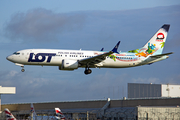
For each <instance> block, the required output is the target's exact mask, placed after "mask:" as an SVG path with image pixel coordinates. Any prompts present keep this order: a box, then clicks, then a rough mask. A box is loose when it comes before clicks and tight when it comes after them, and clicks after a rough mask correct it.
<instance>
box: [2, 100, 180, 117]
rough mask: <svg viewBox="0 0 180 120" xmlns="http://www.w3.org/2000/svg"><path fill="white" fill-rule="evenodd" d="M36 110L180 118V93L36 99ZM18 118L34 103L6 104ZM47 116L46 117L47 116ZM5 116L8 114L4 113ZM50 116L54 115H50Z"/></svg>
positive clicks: (45, 113) (77, 114)
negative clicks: (56, 100)
mask: <svg viewBox="0 0 180 120" xmlns="http://www.w3.org/2000/svg"><path fill="white" fill-rule="evenodd" d="M33 105H34V108H35V111H36V114H37V115H39V116H41V117H42V118H41V120H46V119H47V116H55V110H54V108H55V107H59V108H60V109H61V111H62V112H63V113H64V115H65V116H66V118H67V119H71V120H72V119H73V120H97V119H101V120H125V119H126V120H127V119H128V120H142V119H143V120H144V119H146V120H147V119H152V120H159V119H160V120H165V119H173V120H180V107H179V105H180V97H177V98H152V99H121V100H110V99H109V98H108V99H107V100H92V101H69V102H49V103H34V104H33ZM5 108H9V110H10V111H11V112H12V114H13V115H14V116H15V117H16V118H17V119H27V117H28V116H30V103H24V104H5V105H2V109H5ZM44 116H46V118H45V117H44ZM1 118H2V119H3V118H5V116H4V114H2V115H1ZM48 119H49V120H50V119H51V118H48Z"/></svg>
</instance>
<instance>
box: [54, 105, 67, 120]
mask: <svg viewBox="0 0 180 120" xmlns="http://www.w3.org/2000/svg"><path fill="white" fill-rule="evenodd" d="M55 111H56V116H55V117H56V119H57V120H60V119H61V120H65V119H66V117H65V116H64V114H63V113H62V112H61V110H60V109H59V108H55Z"/></svg>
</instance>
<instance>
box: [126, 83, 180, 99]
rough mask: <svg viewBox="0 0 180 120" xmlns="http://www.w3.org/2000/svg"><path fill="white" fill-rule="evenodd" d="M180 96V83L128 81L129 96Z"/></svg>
mask: <svg viewBox="0 0 180 120" xmlns="http://www.w3.org/2000/svg"><path fill="white" fill-rule="evenodd" d="M147 97H180V85H171V84H152V83H150V84H140V83H128V98H147Z"/></svg>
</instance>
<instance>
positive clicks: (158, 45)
mask: <svg viewBox="0 0 180 120" xmlns="http://www.w3.org/2000/svg"><path fill="white" fill-rule="evenodd" d="M169 27H170V25H168V24H164V25H163V26H162V27H161V28H160V29H159V30H158V31H157V32H156V34H155V35H154V36H153V37H152V38H151V39H150V40H149V41H148V42H147V43H146V45H145V46H144V47H143V48H148V49H147V51H146V52H147V53H148V54H153V55H157V54H162V51H163V48H164V45H165V42H166V38H167V34H168V31H169Z"/></svg>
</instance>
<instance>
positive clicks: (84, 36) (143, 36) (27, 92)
mask: <svg viewBox="0 0 180 120" xmlns="http://www.w3.org/2000/svg"><path fill="white" fill-rule="evenodd" d="M0 16H1V19H0V53H1V57H0V61H1V63H0V85H1V86H3V87H16V90H17V91H16V94H15V95H2V97H1V98H2V104H6V103H27V102H29V103H30V102H52V101H73V100H96V99H106V98H108V97H110V98H111V99H122V97H127V83H154V84H160V83H162V84H167V83H170V84H180V62H179V61H180V51H179V48H180V30H179V27H180V22H179V21H180V1H179V0H172V1H169V0H158V1H157V0H151V1H148V2H147V1H144V0H136V1H134V0H126V1H124V0H113V1H110V0H98V1H97V0H90V1H84V0H76V1H75V0H64V1H63V0H53V1H50V0H38V1H35V0H31V1H24V0H16V1H14V0H9V1H1V2H0ZM163 24H170V25H171V26H170V30H169V34H168V37H167V41H166V44H165V48H164V51H163V53H167V52H174V54H172V55H170V57H169V58H168V59H167V60H164V61H161V62H157V63H154V64H152V65H145V66H140V67H134V68H123V69H106V68H102V69H96V68H94V69H92V74H90V75H85V74H84V68H79V69H77V70H75V71H73V72H72V71H59V70H58V67H46V66H44V67H41V66H25V70H26V71H25V72H24V73H22V72H21V67H19V66H16V65H14V64H13V63H11V62H9V61H7V60H6V57H7V56H8V55H10V54H12V53H13V52H15V51H18V50H22V49H31V48H50V49H75V50H78V49H83V50H100V49H101V48H102V47H104V48H105V50H107V51H109V50H111V49H112V48H113V47H114V46H115V44H116V43H117V42H118V41H119V40H120V41H121V44H120V46H119V51H129V50H132V49H137V48H140V47H142V46H143V45H144V44H145V43H146V42H147V41H148V40H149V39H150V38H151V37H152V36H153V35H154V34H155V33H156V31H157V30H158V29H159V28H160V27H161V26H162V25H163Z"/></svg>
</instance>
